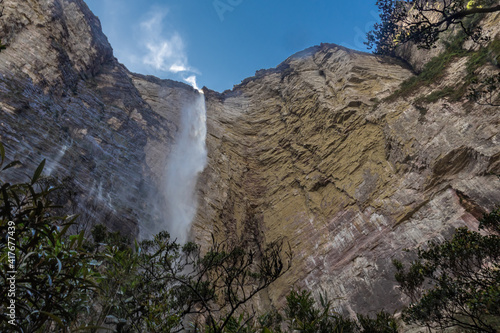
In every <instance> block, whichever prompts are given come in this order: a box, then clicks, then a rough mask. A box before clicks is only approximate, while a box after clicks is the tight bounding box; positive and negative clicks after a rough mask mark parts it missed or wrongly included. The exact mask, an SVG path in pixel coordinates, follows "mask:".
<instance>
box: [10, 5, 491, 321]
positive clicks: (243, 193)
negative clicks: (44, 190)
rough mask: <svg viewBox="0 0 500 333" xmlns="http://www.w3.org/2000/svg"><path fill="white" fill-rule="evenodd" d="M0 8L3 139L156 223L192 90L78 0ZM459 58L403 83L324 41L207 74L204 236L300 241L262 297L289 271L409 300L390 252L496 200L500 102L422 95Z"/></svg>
mask: <svg viewBox="0 0 500 333" xmlns="http://www.w3.org/2000/svg"><path fill="white" fill-rule="evenodd" d="M0 11H1V13H2V16H1V17H0V28H1V30H0V39H1V40H2V42H3V43H4V44H7V46H8V47H7V49H6V50H5V51H2V52H1V53H0V107H1V108H2V111H1V114H0V125H1V126H0V139H1V140H2V142H3V143H4V145H6V147H7V148H8V153H7V155H8V156H12V157H15V158H16V159H20V160H21V161H22V162H23V163H24V164H25V166H26V167H28V168H31V169H33V168H32V167H33V166H34V165H36V164H38V163H39V162H40V161H41V159H42V158H43V157H45V158H47V160H48V165H49V166H51V168H52V169H50V171H51V172H54V175H56V174H57V175H58V177H60V178H64V177H69V179H70V180H69V187H71V188H73V189H74V192H76V194H75V195H74V196H73V197H71V198H69V199H68V200H70V201H71V202H73V203H78V205H79V207H80V208H78V209H82V208H85V210H86V211H87V215H88V217H89V219H90V218H92V219H94V220H96V219H97V220H98V221H99V222H104V221H106V223H108V225H110V226H111V227H113V228H114V229H117V230H123V231H125V232H129V233H137V232H138V229H140V228H143V230H149V229H151V228H153V227H152V224H157V223H162V211H161V207H162V205H161V203H162V200H163V199H162V195H163V194H162V188H161V185H159V184H161V183H162V178H163V177H164V171H165V170H164V168H165V159H166V157H167V156H168V153H169V151H170V147H171V146H172V144H173V142H174V141H175V137H176V132H177V131H178V124H179V116H180V113H181V112H182V108H183V107H184V106H185V105H187V104H188V103H190V101H192V100H193V98H194V96H195V94H197V92H195V91H194V90H193V89H192V88H191V87H189V86H187V85H185V84H182V83H177V82H173V81H169V80H160V79H157V78H154V77H149V76H143V75H139V74H134V73H130V72H129V71H127V70H126V68H125V67H124V66H123V65H121V64H119V63H118V62H117V60H116V59H115V58H113V56H112V49H111V47H110V46H109V44H108V42H107V40H106V37H105V36H104V35H103V34H102V32H101V30H100V25H99V21H98V20H97V18H95V17H94V16H93V15H92V14H91V13H90V11H89V10H88V8H87V6H86V5H85V4H84V3H83V1H81V0H47V1H35V0H29V1H17V0H4V1H3V3H2V4H0ZM496 20H498V19H496ZM488 22H489V21H488ZM496 22H497V21H496ZM488 24H492V23H491V22H490V23H488ZM493 26H494V24H493ZM497 26H498V24H497ZM466 67H467V59H466V58H462V59H457V60H456V61H454V62H453V63H452V65H451V66H450V68H447V69H446V73H445V74H444V75H443V77H442V78H440V80H439V81H438V82H435V83H434V84H433V85H431V86H424V87H420V88H418V89H416V90H415V91H414V92H412V93H411V94H409V95H406V96H401V97H397V96H395V95H393V94H394V92H395V91H396V90H397V89H398V87H399V85H400V84H401V83H402V82H403V81H404V80H406V79H408V78H410V77H411V76H413V75H414V74H412V71H411V70H409V69H408V68H406V67H405V65H404V64H402V63H400V62H399V61H396V60H394V59H391V58H385V57H377V56H373V55H370V54H366V53H362V52H356V51H352V50H348V49H345V48H342V47H340V46H337V45H333V44H322V45H320V46H316V47H312V48H309V49H307V50H305V51H303V52H300V53H298V54H296V55H294V56H292V57H290V58H289V59H287V60H286V61H284V62H283V63H282V64H280V65H279V66H278V67H276V68H275V69H270V70H261V71H258V72H257V73H256V76H255V77H252V78H249V79H246V80H244V81H243V82H242V83H241V84H240V85H238V86H235V88H234V89H233V90H231V91H226V92H224V93H217V92H214V91H211V90H209V89H206V88H204V93H205V96H206V105H207V127H208V134H207V147H208V157H209V161H208V166H207V168H206V170H205V171H204V173H203V174H202V175H201V179H200V180H199V186H198V187H199V211H198V215H197V217H196V219H195V221H194V224H193V230H192V237H193V239H194V240H196V241H198V242H199V243H201V244H207V243H209V242H210V239H211V238H210V234H211V233H213V234H214V235H215V236H216V237H218V238H221V239H222V238H228V239H238V238H245V239H248V240H251V241H253V242H254V243H255V244H263V243H266V242H271V241H274V240H277V239H280V238H281V239H284V240H285V241H286V242H289V243H290V245H291V247H292V249H293V252H294V259H293V266H292V269H291V270H290V271H289V272H288V273H287V274H286V275H285V276H284V277H283V278H281V279H280V280H279V281H278V282H277V283H276V284H275V285H274V286H273V288H272V289H270V290H268V291H267V294H265V295H261V299H260V300H261V302H262V304H263V305H264V306H265V305H266V303H267V302H269V301H270V302H273V303H279V302H281V301H282V300H283V296H284V295H285V294H286V293H287V292H288V291H289V289H290V287H291V286H293V285H295V286H305V287H308V288H310V289H312V290H315V291H316V290H321V291H324V292H325V291H326V292H327V293H328V295H330V297H331V298H332V299H333V298H334V299H335V302H336V303H335V305H336V306H338V309H339V310H341V309H342V310H343V311H346V312H347V313H353V312H354V311H357V312H364V313H367V312H371V311H378V310H380V309H381V308H384V309H386V310H389V311H392V310H395V309H398V308H399V307H400V306H401V303H402V302H405V301H406V300H405V299H402V298H401V296H400V293H399V292H398V291H397V290H396V285H395V281H394V278H393V275H394V270H393V268H392V264H391V260H392V259H393V258H400V257H401V256H402V255H403V254H402V249H403V248H409V249H411V248H415V247H417V246H419V245H422V244H425V242H427V241H428V240H431V239H442V238H443V237H448V236H449V235H450V234H451V233H452V232H453V230H454V228H456V227H458V226H463V225H467V226H469V227H471V228H477V224H478V221H477V219H478V218H479V217H480V216H481V214H482V213H483V212H485V211H488V210H491V209H492V208H493V207H494V206H495V205H496V204H498V203H500V181H499V179H498V178H497V177H496V176H495V174H499V173H500V145H499V141H500V134H499V132H500V118H499V116H498V109H497V108H495V107H493V106H482V105H478V104H474V103H471V102H467V103H466V102H465V101H464V100H461V101H451V100H448V99H446V98H443V99H440V100H438V101H436V102H432V103H427V104H421V103H420V104H419V103H416V102H415V101H416V99H418V97H421V96H425V95H429V94H430V93H431V92H433V91H436V90H438V89H441V88H443V87H453V86H454V85H457V82H460V80H461V78H463V77H464V75H465V74H464V73H465V71H466ZM493 70H498V68H496V69H493ZM391 95H392V98H390V99H386V97H389V96H391ZM23 171H24V170H23ZM12 177H19V175H16V174H14V175H12Z"/></svg>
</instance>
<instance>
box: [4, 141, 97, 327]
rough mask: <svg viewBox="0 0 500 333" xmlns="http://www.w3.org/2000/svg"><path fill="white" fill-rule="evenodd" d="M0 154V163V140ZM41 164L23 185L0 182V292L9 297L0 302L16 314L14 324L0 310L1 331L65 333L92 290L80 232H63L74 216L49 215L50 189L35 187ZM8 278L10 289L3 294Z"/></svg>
mask: <svg viewBox="0 0 500 333" xmlns="http://www.w3.org/2000/svg"><path fill="white" fill-rule="evenodd" d="M0 153H1V163H2V164H3V162H4V161H5V151H4V148H3V146H1V144H0ZM44 163H45V161H43V162H42V163H41V164H40V165H39V167H38V168H37V170H36V171H35V173H34V174H33V176H32V177H31V179H30V180H29V181H28V182H26V183H21V184H9V183H5V182H3V181H1V180H0V186H1V188H0V205H1V206H0V234H1V235H2V239H1V242H0V265H1V269H0V290H1V293H2V295H8V294H9V295H10V296H9V297H2V299H1V301H0V302H1V303H0V304H1V307H2V309H6V308H7V307H8V306H9V305H11V303H12V302H15V312H16V314H15V324H16V325H15V326H14V325H11V324H9V323H8V321H9V320H11V319H13V318H11V317H8V316H7V311H1V313H0V318H1V319H2V320H1V324H0V329H1V330H2V331H9V330H12V329H14V330H17V331H20V332H21V331H23V332H36V331H41V330H44V329H45V330H46V329H48V328H49V327H54V325H57V326H59V329H60V330H62V331H66V330H67V329H68V327H70V325H71V323H73V322H74V321H75V319H76V318H77V317H78V315H79V313H82V312H85V311H86V310H87V309H88V308H89V307H90V306H91V301H90V298H89V295H90V294H91V292H92V291H93V290H95V289H96V278H97V276H98V274H97V273H96V271H95V267H94V265H93V258H92V256H91V255H90V254H89V253H88V252H87V251H86V250H85V249H84V247H83V241H84V238H83V236H84V235H83V233H80V234H78V235H71V236H69V235H67V232H68V229H69V227H70V226H71V224H72V223H73V222H74V217H72V216H51V214H50V212H51V210H52V209H53V208H55V206H54V205H53V203H52V201H51V194H52V192H53V191H54V190H55V188H51V187H50V186H49V185H41V182H40V180H41V174H42V171H43V167H44ZM16 164H17V163H16V162H12V163H10V164H9V165H7V166H6V167H5V168H4V169H3V170H5V169H6V168H9V167H11V166H14V165H16ZM0 166H1V165H0ZM13 271H15V273H9V272H13ZM11 281H15V291H14V292H12V293H9V291H13V290H12V288H11V286H13V285H12V284H11Z"/></svg>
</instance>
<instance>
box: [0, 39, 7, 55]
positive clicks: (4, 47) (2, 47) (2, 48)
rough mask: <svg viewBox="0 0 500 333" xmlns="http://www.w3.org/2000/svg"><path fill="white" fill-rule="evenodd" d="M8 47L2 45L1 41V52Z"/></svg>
mask: <svg viewBox="0 0 500 333" xmlns="http://www.w3.org/2000/svg"><path fill="white" fill-rule="evenodd" d="M6 48H7V47H6V46H5V45H3V44H2V41H1V40H0V52H2V50H5V49H6Z"/></svg>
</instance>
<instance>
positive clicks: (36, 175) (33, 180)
mask: <svg viewBox="0 0 500 333" xmlns="http://www.w3.org/2000/svg"><path fill="white" fill-rule="evenodd" d="M44 167H45V159H43V161H42V163H40V165H38V168H36V170H35V173H34V174H33V178H31V184H32V185H33V184H35V183H36V181H37V180H38V179H39V178H40V176H41V175H42V171H43V168H44Z"/></svg>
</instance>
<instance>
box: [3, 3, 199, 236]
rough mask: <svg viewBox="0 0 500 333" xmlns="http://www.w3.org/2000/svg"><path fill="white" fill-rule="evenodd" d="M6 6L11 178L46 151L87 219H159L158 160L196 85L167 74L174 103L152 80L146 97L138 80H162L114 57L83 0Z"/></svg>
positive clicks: (51, 170) (120, 225)
mask: <svg viewBox="0 0 500 333" xmlns="http://www.w3.org/2000/svg"><path fill="white" fill-rule="evenodd" d="M0 13H1V16H0V39H1V40H2V43H3V44H6V45H7V48H6V50H3V51H2V52H1V53H0V107H1V109H2V112H1V114H0V126H1V127H0V138H1V140H2V142H3V144H4V145H5V146H6V149H7V156H8V157H10V158H11V159H17V160H19V161H21V162H22V163H23V164H24V167H23V168H22V169H19V170H17V171H18V172H17V173H16V172H14V174H13V175H11V176H10V177H11V179H17V180H23V179H24V180H25V179H26V178H25V176H24V173H25V172H26V171H27V170H34V169H35V167H36V165H38V164H39V163H40V162H41V161H42V159H44V158H45V159H47V163H46V168H45V172H46V174H48V175H51V174H53V175H55V176H57V178H59V180H64V185H65V187H66V188H68V189H70V190H69V191H68V193H67V196H66V198H65V200H67V201H68V203H67V204H71V205H72V206H73V207H74V211H75V212H78V213H80V214H83V215H84V216H82V217H81V218H80V221H81V223H87V222H91V223H95V222H97V223H105V224H107V225H108V226H110V227H111V228H112V229H115V230H121V231H122V232H124V233H126V234H137V233H138V231H139V230H138V229H139V227H140V226H141V225H142V226H143V227H144V226H148V225H151V224H152V223H155V224H156V223H162V219H161V215H162V212H161V209H159V207H160V205H161V201H162V199H161V188H158V186H157V181H158V177H159V175H160V174H161V170H160V169H161V166H160V165H159V163H160V164H161V163H162V161H163V160H164V159H165V158H166V155H167V153H168V147H169V145H171V143H172V142H173V136H174V133H175V131H176V125H175V121H176V118H175V117H176V115H178V114H179V113H180V110H181V109H182V108H183V105H184V103H187V102H189V101H190V99H192V96H194V94H196V93H195V91H194V90H193V89H192V88H191V87H190V86H188V85H185V84H182V83H178V82H173V81H168V80H165V81H162V82H161V84H160V86H161V87H162V88H161V92H160V93H161V94H169V96H170V99H171V101H172V103H169V104H168V105H166V106H164V107H156V105H155V104H154V100H153V99H154V96H155V95H154V94H155V91H154V88H150V89H149V92H150V95H151V96H152V97H151V98H150V99H149V100H146V101H145V100H143V99H142V97H141V95H140V93H139V90H138V89H141V87H143V86H145V85H148V84H150V85H155V84H157V82H158V81H159V80H158V79H156V78H151V77H146V76H141V75H135V74H132V73H130V72H129V71H128V70H127V69H126V68H125V67H124V66H123V65H121V64H120V63H118V61H117V60H116V59H115V58H114V57H113V51H112V48H111V46H110V45H109V43H108V41H107V38H106V36H104V34H103V33H102V31H101V26H100V23H99V20H98V19H97V18H96V17H95V16H94V15H93V14H92V13H91V12H90V10H89V9H88V7H87V5H86V4H85V3H84V2H83V1H81V0H50V1H36V0H30V1H17V0H5V1H3V2H2V3H1V4H0ZM136 86H137V87H138V88H136ZM155 87H156V86H155ZM150 104H151V105H153V107H156V111H153V110H152V109H151V107H150ZM166 113H168V114H169V115H166ZM170 114H171V115H170ZM14 171H16V170H14ZM137 198H141V200H140V201H138V200H137ZM139 221H141V223H139Z"/></svg>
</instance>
